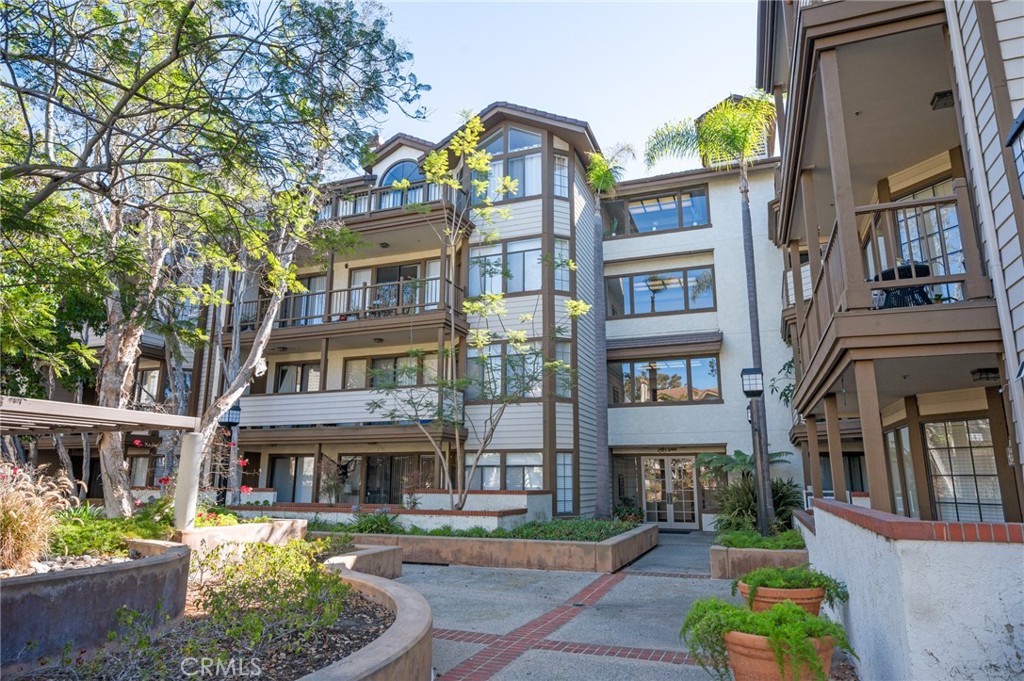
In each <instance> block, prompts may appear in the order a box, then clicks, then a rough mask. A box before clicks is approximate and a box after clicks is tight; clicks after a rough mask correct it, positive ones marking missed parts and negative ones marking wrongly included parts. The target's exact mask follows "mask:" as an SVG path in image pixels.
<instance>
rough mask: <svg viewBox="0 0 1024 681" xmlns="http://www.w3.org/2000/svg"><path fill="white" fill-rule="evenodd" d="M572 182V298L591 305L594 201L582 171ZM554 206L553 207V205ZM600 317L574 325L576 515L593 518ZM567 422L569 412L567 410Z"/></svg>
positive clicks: (593, 312)
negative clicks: (573, 206)
mask: <svg viewBox="0 0 1024 681" xmlns="http://www.w3.org/2000/svg"><path fill="white" fill-rule="evenodd" d="M575 177H576V181H575V186H574V187H573V191H574V196H573V202H574V204H575V206H576V217H577V220H576V225H575V230H576V232H575V233H576V275H575V276H576V297H577V298H579V299H580V300H584V301H586V302H588V303H591V304H593V303H594V301H595V299H596V298H595V285H594V282H595V279H596V273H595V268H596V266H597V263H596V258H597V254H596V250H595V245H594V244H595V243H596V242H598V241H599V240H600V238H601V237H600V235H598V234H596V233H595V230H596V227H595V220H594V201H593V194H591V192H590V190H589V189H588V187H587V185H586V183H585V182H584V180H583V177H584V175H583V173H582V169H581V168H580V167H579V166H577V168H576V173H575ZM556 205H557V203H556ZM557 304H558V305H559V306H560V308H559V309H558V310H556V312H555V317H556V319H557V318H558V317H559V316H560V315H562V314H564V311H565V303H564V301H562V300H559V301H557ZM601 314H604V310H603V309H598V307H597V306H596V305H595V306H594V308H593V309H591V311H590V312H589V313H588V314H586V315H584V316H583V317H581V318H580V319H579V321H578V322H577V325H576V338H575V339H574V340H575V341H576V367H575V369H576V391H575V393H574V394H575V396H576V399H577V400H578V402H579V423H578V424H574V425H575V427H576V439H577V440H578V444H579V481H580V502H579V503H580V514H581V515H584V516H590V515H593V514H594V504H595V501H596V497H597V457H598V456H601V455H605V456H606V455H607V453H605V454H601V453H599V452H598V451H597V410H598V409H604V408H605V407H604V404H603V403H601V404H599V403H598V401H597V394H596V393H597V390H596V384H597V364H596V361H595V358H596V357H597V342H596V340H597V339H596V332H595V325H596V322H595V317H596V316H597V315H601ZM568 406H569V405H561V404H560V405H558V409H559V411H558V426H559V428H558V433H559V443H558V446H559V449H561V448H562V447H563V445H562V441H561V437H562V424H563V422H564V420H565V417H564V416H563V413H562V410H563V409H565V408H566V407H568ZM568 412H569V414H568V416H569V418H571V417H572V410H571V409H568Z"/></svg>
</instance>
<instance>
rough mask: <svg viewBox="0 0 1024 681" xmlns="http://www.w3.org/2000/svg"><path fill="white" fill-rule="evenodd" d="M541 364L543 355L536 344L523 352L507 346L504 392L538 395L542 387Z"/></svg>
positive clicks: (527, 395)
mask: <svg viewBox="0 0 1024 681" xmlns="http://www.w3.org/2000/svg"><path fill="white" fill-rule="evenodd" d="M543 364H544V360H543V355H542V354H541V351H540V348H539V347H537V345H536V344H531V345H530V346H528V347H526V348H525V349H524V351H523V352H518V351H516V350H515V349H514V348H513V347H512V346H509V347H508V349H507V350H506V353H505V394H506V395H515V396H518V397H540V396H541V394H542V391H543V387H544V385H543V384H544V381H543V377H544V376H543V372H544V368H543Z"/></svg>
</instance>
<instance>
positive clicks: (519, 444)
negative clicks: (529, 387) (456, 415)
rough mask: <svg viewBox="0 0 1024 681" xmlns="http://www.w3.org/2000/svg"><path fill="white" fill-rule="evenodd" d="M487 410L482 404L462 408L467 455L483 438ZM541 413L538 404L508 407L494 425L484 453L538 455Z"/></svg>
mask: <svg viewBox="0 0 1024 681" xmlns="http://www.w3.org/2000/svg"><path fill="white" fill-rule="evenodd" d="M490 411H491V410H490V407H489V406H488V405H485V404H470V405H467V406H466V429H467V430H468V432H469V435H468V437H467V439H466V449H467V451H475V450H476V448H477V447H478V446H479V442H480V440H479V438H480V437H482V436H483V435H484V430H485V428H486V427H487V426H486V421H487V418H488V414H489V413H490ZM543 422H544V412H543V409H542V408H541V404H540V403H539V402H526V403H523V404H513V405H509V407H508V408H506V409H505V413H504V414H503V415H502V417H501V421H499V422H498V428H497V430H496V431H495V433H494V439H492V440H491V444H490V446H488V448H487V451H493V452H497V451H502V450H518V451H524V450H526V451H530V450H536V451H538V452H539V451H542V450H543V447H544V428H543V427H542V425H541V424H543Z"/></svg>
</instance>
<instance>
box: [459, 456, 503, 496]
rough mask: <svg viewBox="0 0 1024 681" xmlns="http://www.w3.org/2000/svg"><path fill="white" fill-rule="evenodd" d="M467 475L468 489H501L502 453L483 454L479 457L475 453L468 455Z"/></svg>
mask: <svg viewBox="0 0 1024 681" xmlns="http://www.w3.org/2000/svg"><path fill="white" fill-rule="evenodd" d="M474 462H475V463H476V470H473V464H474ZM470 471H472V477H470ZM465 475H466V488H467V489H501V454H481V455H480V456H479V459H478V458H477V456H476V455H475V454H469V455H467V456H466V473H465Z"/></svg>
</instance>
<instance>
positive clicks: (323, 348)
mask: <svg viewBox="0 0 1024 681" xmlns="http://www.w3.org/2000/svg"><path fill="white" fill-rule="evenodd" d="M330 343H331V339H330V337H329V336H327V337H325V338H324V339H323V340H322V341H320V392H323V391H324V390H327V352H328V350H329V346H330Z"/></svg>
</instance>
